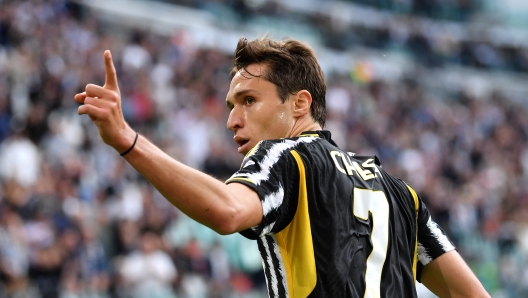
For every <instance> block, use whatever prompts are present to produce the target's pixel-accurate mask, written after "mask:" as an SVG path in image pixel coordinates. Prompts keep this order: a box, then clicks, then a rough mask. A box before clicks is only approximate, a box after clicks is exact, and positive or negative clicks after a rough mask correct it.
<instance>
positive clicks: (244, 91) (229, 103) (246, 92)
mask: <svg viewBox="0 0 528 298" xmlns="http://www.w3.org/2000/svg"><path fill="white" fill-rule="evenodd" d="M254 92H255V90H254V89H243V90H240V91H237V92H235V94H233V98H235V99H236V98H239V97H242V96H244V95H246V94H248V93H254ZM226 105H227V107H228V108H229V107H230V105H232V103H231V102H230V101H229V99H228V98H227V97H226Z"/></svg>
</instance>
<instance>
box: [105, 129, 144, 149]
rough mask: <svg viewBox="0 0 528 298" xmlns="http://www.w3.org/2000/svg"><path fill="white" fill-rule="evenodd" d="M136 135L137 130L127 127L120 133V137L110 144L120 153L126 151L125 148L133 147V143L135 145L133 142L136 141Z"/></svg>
mask: <svg viewBox="0 0 528 298" xmlns="http://www.w3.org/2000/svg"><path fill="white" fill-rule="evenodd" d="M136 136H137V132H135V131H134V130H132V129H131V128H128V129H127V130H126V131H125V132H124V133H122V134H121V138H119V140H117V141H116V142H115V143H114V144H111V146H112V147H113V148H114V149H115V150H116V151H117V152H118V153H119V154H120V155H121V154H123V153H125V152H127V150H129V149H130V148H131V147H133V145H134V146H135V143H136V142H137V139H136ZM138 138H139V136H138Z"/></svg>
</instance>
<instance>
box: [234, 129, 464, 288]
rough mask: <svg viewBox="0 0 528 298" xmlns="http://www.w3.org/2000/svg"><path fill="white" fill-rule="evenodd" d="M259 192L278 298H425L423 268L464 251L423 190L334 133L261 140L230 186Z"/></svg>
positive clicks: (262, 239)
mask: <svg viewBox="0 0 528 298" xmlns="http://www.w3.org/2000/svg"><path fill="white" fill-rule="evenodd" d="M233 182H238V183H243V184H245V185H247V186H249V187H251V188H252V189H253V190H255V191H256V192H257V193H258V196H259V198H260V200H261V202H262V208H263V212H264V217H263V219H262V222H261V223H260V224H259V225H258V226H255V227H253V228H251V229H248V230H246V231H242V232H241V234H242V235H244V236H245V237H247V238H250V239H257V240H258V247H259V250H260V254H261V256H262V262H263V266H264V271H265V275H266V281H267V285H268V291H269V296H270V297H296V298H297V297H332V298H336V297H416V296H417V294H416V289H415V281H416V276H417V272H418V276H419V272H420V270H421V267H422V266H424V265H426V264H428V263H429V262H430V261H432V260H434V259H435V258H437V257H438V256H440V255H442V254H443V253H445V252H447V251H450V250H453V249H454V246H453V244H452V243H451V241H450V240H449V239H448V238H447V237H446V235H445V233H444V232H443V231H442V229H441V228H440V227H439V226H438V225H437V224H436V223H435V222H434V221H433V220H432V219H431V217H430V215H429V212H428V210H427V208H426V207H425V205H424V204H423V203H422V201H421V199H420V198H419V196H418V195H417V194H416V193H415V192H414V190H413V189H412V188H411V187H409V186H408V185H407V184H405V183H404V182H403V181H401V180H400V179H397V178H395V177H393V176H391V175H389V174H388V173H386V172H385V171H384V170H383V169H382V168H381V165H380V163H379V161H378V159H377V158H376V157H361V156H355V155H354V154H352V153H348V152H345V151H342V150H340V149H339V148H338V147H337V145H336V144H335V143H334V142H333V141H332V140H331V138H330V133H329V132H327V131H314V132H305V133H303V134H302V135H301V136H299V137H295V138H287V139H280V140H266V141H262V142H260V143H259V144H258V145H257V146H255V148H253V149H252V150H251V151H250V152H249V153H248V154H247V155H246V157H245V158H244V161H243V162H242V166H241V168H240V170H239V171H238V172H236V173H235V174H233V176H231V178H230V179H228V180H227V181H226V183H233Z"/></svg>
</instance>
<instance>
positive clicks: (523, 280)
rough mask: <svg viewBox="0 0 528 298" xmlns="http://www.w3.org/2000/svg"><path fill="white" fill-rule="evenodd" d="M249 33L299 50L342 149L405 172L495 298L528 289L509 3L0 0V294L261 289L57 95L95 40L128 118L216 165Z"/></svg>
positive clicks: (91, 60) (249, 265)
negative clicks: (318, 76)
mask: <svg viewBox="0 0 528 298" xmlns="http://www.w3.org/2000/svg"><path fill="white" fill-rule="evenodd" d="M265 33H269V34H271V35H272V36H273V37H274V38H282V37H294V38H297V39H300V40H303V41H306V42H308V43H309V44H310V45H312V46H313V48H314V49H315V50H316V53H317V56H318V58H319V59H320V62H321V65H322V67H323V70H324V72H325V74H326V77H327V81H328V93H327V107H328V119H327V123H328V124H327V129H329V130H331V131H332V133H333V135H334V137H335V140H336V142H337V143H338V144H339V145H340V147H342V148H344V149H346V150H348V151H353V152H356V153H359V154H376V155H378V156H379V158H380V159H381V161H382V163H383V166H384V168H385V169H386V170H387V171H389V172H390V173H392V174H394V175H396V176H399V177H401V178H403V179H404V180H405V181H407V182H408V183H409V184H410V185H412V186H413V187H414V188H415V189H416V190H417V191H418V193H419V194H421V196H422V199H423V200H424V201H425V202H426V203H427V205H428V207H429V210H430V211H431V213H432V215H433V218H434V219H435V220H436V221H437V222H438V223H439V224H440V225H441V226H442V227H443V228H444V229H445V230H446V232H447V233H448V234H449V235H450V237H451V239H453V240H454V241H455V243H456V245H457V248H458V250H459V252H460V253H461V254H462V256H463V257H464V258H465V259H466V261H467V262H468V263H469V265H470V266H471V268H472V269H473V270H474V272H475V273H476V274H477V276H478V277H479V279H480V280H481V281H482V283H483V284H484V286H485V287H486V289H487V290H488V291H489V292H490V293H491V294H492V296H493V297H528V260H527V259H528V258H527V257H528V116H527V115H528V2H526V1H524V0H500V1H499V0H496V1H492V0H442V1H440V0H355V1H352V0H349V1H337V0H334V1H330V0H329V1H322V0H295V1H278V0H276V1H273V0H216V1H214V0H211V1H200V0H196V1H191V0H179V1H178V0H173V1H133V0H111V1H110V0H84V1H82V0H79V1H67V0H16V1H14V0H13V1H8V0H1V1H0V297H29V298H41V297H42V298H48V297H50V298H51V297H61V298H81V297H82V298H88V297H90V298H92V297H93V298H103V297H119V298H121V297H123V298H135V297H154V298H165V297H167V298H171V297H191V298H194V297H197V298H198V297H219V298H221V297H266V290H265V281H264V276H263V272H262V266H261V261H260V257H259V254H258V250H257V247H256V244H255V243H254V242H251V241H249V240H245V239H244V238H243V237H241V236H239V235H230V236H219V235H217V234H215V233H214V232H213V231H211V230H209V229H208V228H205V227H203V226H201V225H199V224H197V223H195V222H193V221H192V220H190V219H189V218H188V217H186V216H185V215H183V214H182V213H181V212H179V211H178V210H177V209H176V208H174V207H173V206H171V205H170V204H168V203H167V202H166V201H165V200H164V199H163V198H162V197H161V196H160V195H159V193H158V192H157V191H155V189H153V188H152V187H151V186H150V185H149V184H148V183H146V181H145V180H144V179H142V177H140V176H139V175H138V174H137V172H136V171H135V170H134V169H132V168H131V167H130V166H129V165H127V164H126V163H125V162H123V159H122V158H120V156H119V154H118V153H117V152H115V151H113V150H112V149H110V148H109V147H107V146H106V145H104V144H103V143H102V142H101V141H100V139H99V136H98V133H97V129H96V127H95V125H93V123H92V122H91V121H90V119H89V118H88V117H86V116H82V117H81V116H78V115H77V107H78V105H77V104H76V103H75V102H74V100H73V95H74V94H75V93H77V92H82V91H83V90H84V87H85V86H86V84H87V83H98V84H102V83H104V65H103V51H104V50H105V49H110V50H111V51H112V53H113V57H114V62H115V63H116V67H117V72H118V76H119V79H120V87H121V92H122V97H123V109H124V113H125V116H126V119H127V121H128V122H129V123H130V124H131V126H132V127H133V128H135V129H137V130H138V131H139V132H140V133H142V134H143V135H145V136H147V137H148V138H149V139H150V140H152V141H153V142H154V143H155V144H157V145H158V146H160V147H161V148H162V149H163V150H164V151H165V152H167V153H168V154H170V155H171V156H173V157H174V158H176V159H178V160H181V161H183V162H185V163H186V164H188V165H190V166H192V167H195V168H197V169H200V170H203V171H205V172H207V173H209V174H211V175H213V176H214V177H217V178H218V179H220V180H224V179H226V178H227V177H229V176H230V175H231V174H232V173H233V172H234V171H236V170H237V169H238V167H239V164H240V162H241V159H242V157H241V156H238V153H236V147H235V143H234V142H233V141H232V133H231V132H229V131H228V130H227V129H226V128H225V122H226V119H227V111H228V110H227V108H225V95H226V93H227V90H228V86H229V71H230V68H231V58H232V52H233V51H234V49H235V46H236V42H237V40H238V38H239V37H241V36H245V37H248V38H250V39H253V38H256V37H259V36H262V35H264V34H265ZM420 297H430V294H428V293H427V292H426V291H424V290H423V289H420Z"/></svg>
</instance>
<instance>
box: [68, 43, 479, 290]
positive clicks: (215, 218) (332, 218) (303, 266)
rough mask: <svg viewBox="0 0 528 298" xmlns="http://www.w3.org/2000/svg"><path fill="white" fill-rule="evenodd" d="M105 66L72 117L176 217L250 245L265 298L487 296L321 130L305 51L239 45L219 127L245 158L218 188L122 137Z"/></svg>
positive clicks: (313, 65)
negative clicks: (422, 289)
mask: <svg viewBox="0 0 528 298" xmlns="http://www.w3.org/2000/svg"><path fill="white" fill-rule="evenodd" d="M104 60H105V67H106V82H105V85H104V86H97V85H93V84H88V85H87V86H86V89H85V92H83V93H79V94H77V95H76V96H75V100H76V101H77V102H79V103H81V104H82V105H81V106H80V107H79V110H78V112H79V114H87V115H89V116H90V118H91V119H92V120H93V122H94V123H95V125H97V127H98V129H99V134H100V136H101V138H102V139H103V141H104V142H105V143H106V144H108V145H110V146H112V147H113V148H115V150H116V151H117V152H119V153H120V154H121V155H122V156H123V157H124V158H125V159H126V160H127V161H128V162H129V163H130V164H131V165H132V166H133V167H134V168H135V169H136V170H137V171H138V172H139V173H141V174H142V175H143V176H144V177H145V178H146V179H147V180H148V181H149V182H150V183H152V185H154V186H155V187H156V188H157V189H158V191H160V193H161V194H162V195H163V196H164V197H165V198H166V199H167V200H169V201H170V202H171V203H172V204H173V205H174V206H176V207H177V208H179V209H180V210H181V211H183V212H185V213H186V214H188V215H189V216H190V217H191V218H193V219H195V220H197V221H198V222H200V223H202V224H204V225H207V226H208V227H210V228H212V229H213V230H215V231H217V232H218V233H220V234H231V233H235V232H240V233H241V234H242V235H243V236H245V237H248V238H250V239H256V240H257V241H258V247H259V250H260V253H261V256H262V260H263V264H264V271H265V275H266V280H267V285H268V291H269V296H270V297H331V298H336V297H416V296H417V294H416V289H415V282H416V280H419V281H421V282H422V283H423V284H424V285H425V286H427V287H428V288H429V289H430V290H432V291H433V292H434V293H436V294H437V295H439V296H440V297H489V295H488V294H487V293H486V291H485V290H484V288H483V286H482V285H481V283H480V282H479V280H478V279H477V278H476V277H475V275H474V274H473V273H472V272H471V270H470V269H469V267H468V266H467V265H466V264H465V262H464V261H463V260H462V258H461V257H460V255H459V254H458V253H457V252H456V250H455V248H454V246H453V244H452V243H451V241H450V240H449V239H448V238H447V236H446V235H445V233H444V232H443V231H442V229H441V228H440V227H439V226H438V225H437V224H436V223H435V222H434V221H433V220H432V219H431V217H430V215H429V212H428V211H427V208H426V206H425V205H424V204H423V202H422V201H421V199H420V197H419V196H418V195H417V194H416V192H415V191H414V190H413V189H412V188H411V187H410V186H409V185H407V184H406V183H405V182H403V181H402V180H400V179H398V178H395V177H393V176H391V175H390V174H388V173H387V172H385V171H384V170H383V169H382V168H381V164H380V162H379V160H378V159H377V158H376V157H372V156H356V155H354V154H353V153H350V152H345V151H343V150H341V149H339V148H338V147H337V145H336V144H335V143H334V142H333V141H332V139H331V135H330V132H328V131H324V130H322V128H323V127H324V124H325V92H326V83H325V79H324V75H323V72H322V71H321V68H320V66H319V64H318V62H317V60H316V58H315V55H314V52H313V50H312V49H311V48H310V47H309V46H307V45H306V44H304V43H302V42H299V41H296V40H292V39H290V40H280V41H275V40H271V39H269V38H268V37H264V38H261V39H256V40H252V41H248V40H247V39H245V38H241V39H240V40H239V42H238V45H237V48H236V50H235V58H234V68H233V70H232V72H231V76H232V80H231V84H230V88H229V92H228V94H227V97H226V103H227V107H228V108H229V109H230V110H231V111H230V114H229V118H228V120H227V127H228V128H229V129H230V130H232V131H233V132H234V141H235V142H236V143H237V144H238V145H239V146H240V147H238V152H240V153H241V154H244V155H245V158H244V160H243V162H242V166H241V168H240V170H239V171H238V172H236V173H234V174H233V175H232V176H231V178H230V179H228V180H227V181H226V183H225V184H224V183H221V182H220V181H218V180H216V179H214V178H213V177H210V176H208V175H206V174H204V173H202V172H200V171H198V170H195V169H193V168H190V167H188V166H185V165H183V164H182V163H180V162H178V161H176V160H174V159H173V158H171V157H169V156H168V155H167V154H165V153H164V152H162V151H161V150H160V149H159V148H158V147H156V146H155V145H154V144H152V143H151V142H149V141H148V140H147V139H146V138H144V137H143V136H140V135H138V133H136V132H135V131H134V130H133V129H132V128H131V127H129V125H128V124H127V123H126V122H125V120H124V117H123V114H122V110H121V98H120V93H119V87H118V80H117V76H116V72H115V68H114V65H113V62H112V57H111V54H110V52H109V51H106V52H105V53H104Z"/></svg>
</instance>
